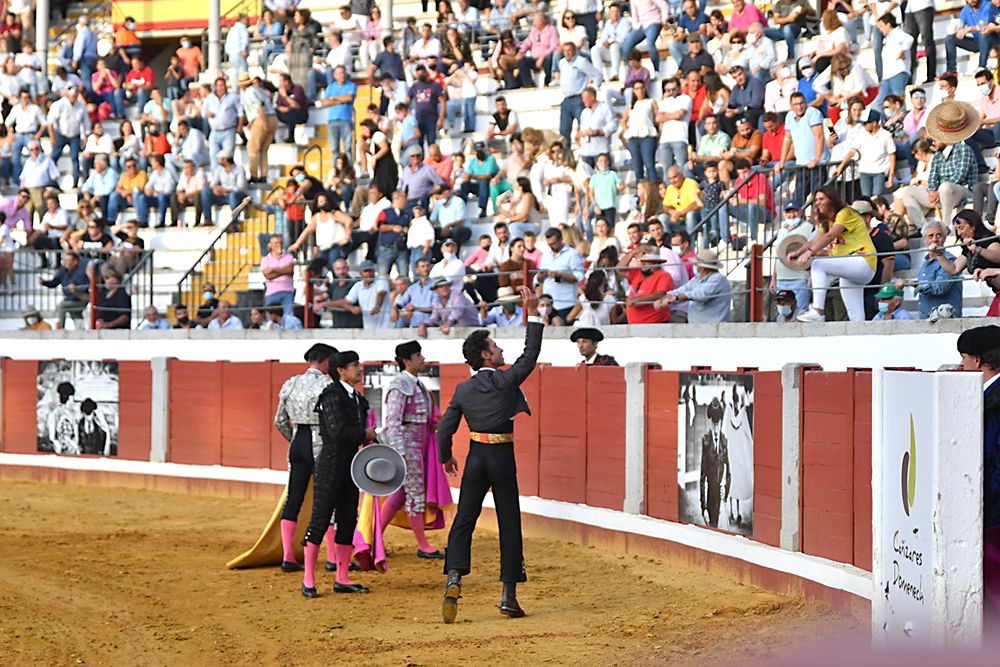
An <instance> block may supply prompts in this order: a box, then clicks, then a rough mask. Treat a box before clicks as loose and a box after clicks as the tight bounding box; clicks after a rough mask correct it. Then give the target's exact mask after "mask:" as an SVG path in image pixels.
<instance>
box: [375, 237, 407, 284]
mask: <svg viewBox="0 0 1000 667" xmlns="http://www.w3.org/2000/svg"><path fill="white" fill-rule="evenodd" d="M409 259H410V254H409V252H408V251H407V250H405V249H404V250H400V249H398V248H397V247H396V246H391V245H380V246H379V247H378V250H376V251H375V264H376V265H377V266H378V272H379V273H381V274H382V275H383V276H385V277H386V278H388V277H389V273H390V272H391V271H392V265H393V264H395V265H396V275H400V276H407V275H409V274H408V273H407V269H408V268H409V267H407V264H408V263H409Z"/></svg>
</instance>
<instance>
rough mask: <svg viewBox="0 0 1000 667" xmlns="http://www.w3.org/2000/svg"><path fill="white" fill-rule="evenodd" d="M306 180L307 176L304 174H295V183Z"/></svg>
mask: <svg viewBox="0 0 1000 667" xmlns="http://www.w3.org/2000/svg"><path fill="white" fill-rule="evenodd" d="M304 180H306V175H305V174H303V173H302V172H299V173H297V174H295V182H296V183H301V182H302V181H304Z"/></svg>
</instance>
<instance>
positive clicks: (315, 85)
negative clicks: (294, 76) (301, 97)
mask: <svg viewBox="0 0 1000 667" xmlns="http://www.w3.org/2000/svg"><path fill="white" fill-rule="evenodd" d="M327 69H329V68H327ZM332 80H333V75H332V74H327V73H325V72H320V71H319V70H317V69H316V68H315V67H310V68H309V74H308V75H307V76H306V97H308V98H309V99H311V100H315V99H316V94H317V93H318V92H319V90H320V88H324V87H326V85H327V83H329V82H330V81H332Z"/></svg>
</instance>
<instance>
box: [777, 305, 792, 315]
mask: <svg viewBox="0 0 1000 667" xmlns="http://www.w3.org/2000/svg"><path fill="white" fill-rule="evenodd" d="M778 314H779V315H781V316H782V317H788V316H789V315H791V314H792V307H791V306H778Z"/></svg>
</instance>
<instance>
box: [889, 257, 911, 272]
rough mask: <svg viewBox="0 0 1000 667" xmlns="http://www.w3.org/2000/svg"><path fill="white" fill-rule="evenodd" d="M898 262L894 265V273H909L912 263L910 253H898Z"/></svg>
mask: <svg viewBox="0 0 1000 667" xmlns="http://www.w3.org/2000/svg"><path fill="white" fill-rule="evenodd" d="M895 257H896V261H895V263H894V266H895V268H894V269H893V270H894V271H909V270H910V267H911V266H912V263H911V262H910V253H908V252H897V253H896V255H895Z"/></svg>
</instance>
